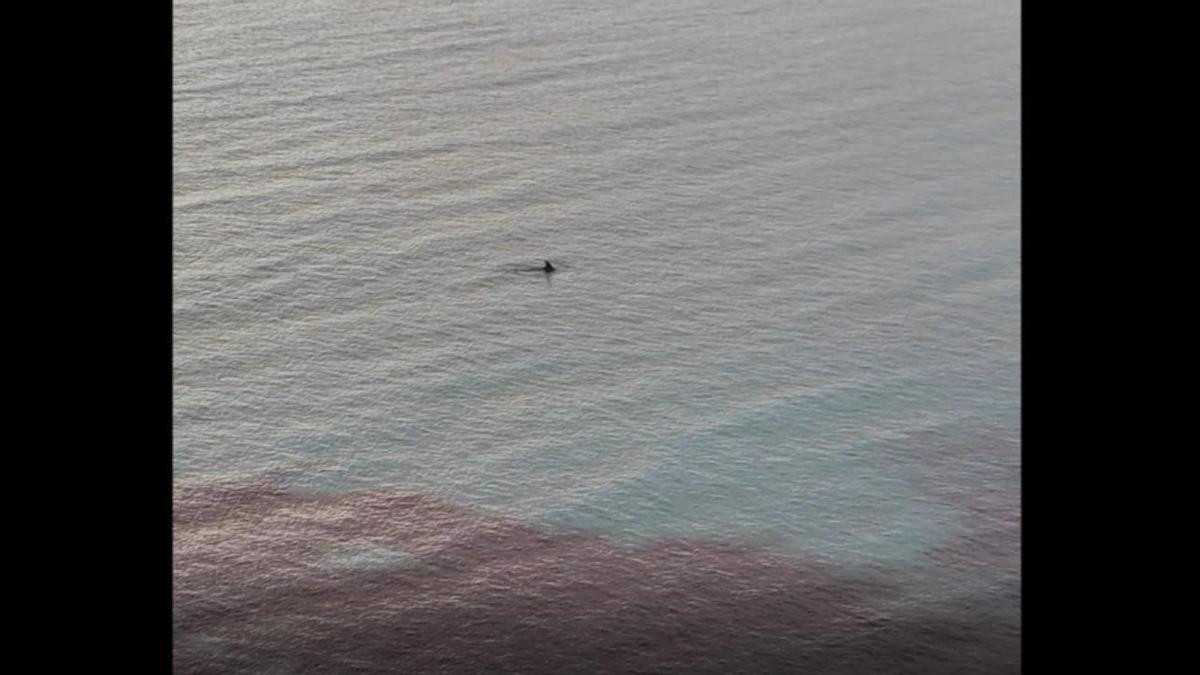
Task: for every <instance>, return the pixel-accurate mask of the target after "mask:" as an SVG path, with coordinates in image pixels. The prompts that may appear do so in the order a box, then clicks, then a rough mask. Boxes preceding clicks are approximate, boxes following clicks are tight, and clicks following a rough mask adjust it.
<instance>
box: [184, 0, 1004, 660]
mask: <svg viewBox="0 0 1200 675" xmlns="http://www.w3.org/2000/svg"><path fill="white" fill-rule="evenodd" d="M174 14H175V18H174V24H175V25H174V128H175V131H174V146H175V150H174V158H175V159H174V389H175V394H174V415H175V418H174V421H175V422H174V447H173V456H174V467H175V469H174V470H175V477H176V478H175V480H176V495H175V519H176V525H175V544H174V546H175V580H176V581H175V589H176V590H175V617H176V618H175V653H176V656H175V660H176V663H175V665H176V670H178V671H179V672H430V671H438V672H889V673H895V672H922V673H924V672H956V673H962V672H1018V671H1019V670H1020V431H1021V427H1020V365H1021V363H1020V328H1021V326H1020V246H1021V239H1020V14H1019V3H1016V2H1012V1H1009V0H1005V1H1003V2H989V1H985V0H887V1H885V0H843V1H839V2H821V1H816V0H747V1H746V2H740V3H731V2H719V1H718V0H663V1H662V2H633V1H628V0H618V1H615V2H606V3H584V2H563V1H553V0H545V1H536V0H477V1H440V2H433V1H431V0H418V1H408V0H399V1H390V2H385V1H383V0H362V1H359V2H333V1H332V0H289V1H286V2H284V1H283V0H258V1H251V2H235V1H233V0H216V1H205V2H200V1H198V0H175V3H174ZM543 259H549V260H551V261H552V262H553V263H554V264H555V265H556V266H557V267H558V270H557V271H556V272H555V273H554V274H552V275H546V274H543V273H540V272H535V271H528V269H527V268H530V267H537V266H540V265H541V264H542V260H543Z"/></svg>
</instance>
